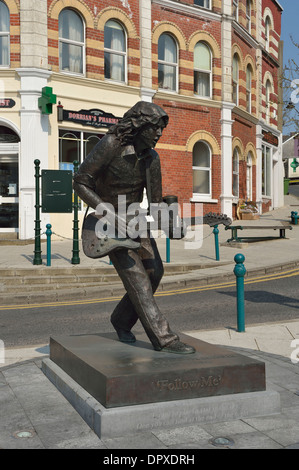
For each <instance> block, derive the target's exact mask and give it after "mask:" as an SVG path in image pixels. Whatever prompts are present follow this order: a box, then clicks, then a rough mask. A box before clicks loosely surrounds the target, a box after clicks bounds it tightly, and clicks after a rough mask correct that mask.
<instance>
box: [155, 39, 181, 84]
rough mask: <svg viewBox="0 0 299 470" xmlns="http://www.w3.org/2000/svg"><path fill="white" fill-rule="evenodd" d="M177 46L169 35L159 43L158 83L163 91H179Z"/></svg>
mask: <svg viewBox="0 0 299 470" xmlns="http://www.w3.org/2000/svg"><path fill="white" fill-rule="evenodd" d="M177 56H178V53H177V44H176V42H175V40H174V39H173V37H172V36H170V35H169V34H162V35H161V36H160V38H159V41H158V83H159V88H162V89H163V90H170V91H177V74H178V64H177Z"/></svg>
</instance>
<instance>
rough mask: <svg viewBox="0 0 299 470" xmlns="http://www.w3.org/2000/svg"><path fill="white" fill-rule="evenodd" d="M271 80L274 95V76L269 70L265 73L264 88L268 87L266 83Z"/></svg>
mask: <svg viewBox="0 0 299 470" xmlns="http://www.w3.org/2000/svg"><path fill="white" fill-rule="evenodd" d="M268 80H269V82H270V83H271V88H272V93H273V92H274V80H273V76H272V74H271V73H270V72H269V70H267V71H266V72H265V75H264V78H263V86H264V87H265V86H266V83H267V81H268Z"/></svg>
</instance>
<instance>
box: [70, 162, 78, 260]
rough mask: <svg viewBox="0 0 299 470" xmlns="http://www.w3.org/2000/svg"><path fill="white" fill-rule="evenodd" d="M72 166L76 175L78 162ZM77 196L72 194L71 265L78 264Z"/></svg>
mask: <svg viewBox="0 0 299 470" xmlns="http://www.w3.org/2000/svg"><path fill="white" fill-rule="evenodd" d="M73 164H74V174H75V173H77V171H78V168H79V162H78V161H77V160H75V161H74V162H73ZM78 206H79V201H78V195H77V194H76V192H74V203H73V208H74V220H73V257H72V264H80V258H79V219H78Z"/></svg>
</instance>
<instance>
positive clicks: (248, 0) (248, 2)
mask: <svg viewBox="0 0 299 470" xmlns="http://www.w3.org/2000/svg"><path fill="white" fill-rule="evenodd" d="M246 29H247V31H248V32H249V34H251V0H246Z"/></svg>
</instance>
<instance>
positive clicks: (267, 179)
mask: <svg viewBox="0 0 299 470" xmlns="http://www.w3.org/2000/svg"><path fill="white" fill-rule="evenodd" d="M267 158H268V159H269V162H268V165H267ZM272 166H273V159H272V148H271V147H268V146H267V145H264V144H263V145H262V165H261V193H262V196H263V197H266V198H271V197H272ZM263 170H264V175H263ZM268 172H269V173H270V174H268ZM267 183H268V185H267ZM267 186H268V187H267Z"/></svg>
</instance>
